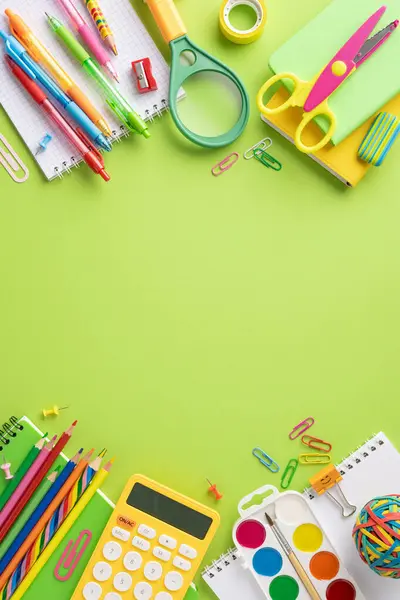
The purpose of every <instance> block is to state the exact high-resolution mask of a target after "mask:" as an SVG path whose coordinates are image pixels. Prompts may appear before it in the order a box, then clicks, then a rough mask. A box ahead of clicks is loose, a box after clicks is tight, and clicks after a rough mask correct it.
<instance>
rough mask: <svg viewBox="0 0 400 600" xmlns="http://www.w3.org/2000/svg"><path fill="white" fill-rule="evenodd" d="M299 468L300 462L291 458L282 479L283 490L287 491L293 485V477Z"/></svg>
mask: <svg viewBox="0 0 400 600" xmlns="http://www.w3.org/2000/svg"><path fill="white" fill-rule="evenodd" d="M298 466H299V461H298V460H297V458H291V459H290V460H289V462H288V464H287V466H286V469H285V471H284V473H283V475H282V479H281V488H282V489H283V490H287V489H288V487H289V486H290V484H291V483H292V481H293V477H294V475H295V473H296V471H297V467H298Z"/></svg>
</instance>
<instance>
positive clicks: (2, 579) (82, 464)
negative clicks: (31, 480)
mask: <svg viewBox="0 0 400 600" xmlns="http://www.w3.org/2000/svg"><path fill="white" fill-rule="evenodd" d="M92 454H93V450H90V452H88V453H87V454H86V455H85V456H84V457H83V458H82V460H80V461H79V463H78V464H77V466H76V467H75V469H74V470H73V471H72V473H71V476H70V477H69V479H68V480H67V481H66V482H65V483H64V485H63V486H62V488H61V489H60V491H59V492H58V494H57V496H56V497H55V498H54V500H53V501H52V502H51V503H50V504H49V506H48V507H47V509H46V510H45V512H44V513H43V516H42V518H41V519H39V521H38V522H37V523H36V525H35V527H34V528H33V529H32V531H31V532H30V534H29V535H28V537H27V538H26V539H25V541H24V542H23V543H22V544H21V546H20V547H19V549H18V552H17V553H16V554H15V555H14V557H13V559H12V560H11V561H10V562H9V564H8V565H7V567H6V568H5V570H4V571H3V573H2V574H1V575H0V590H2V589H3V587H4V585H5V584H6V583H7V581H8V578H9V577H10V575H11V574H12V572H13V571H14V569H16V567H17V566H18V564H19V562H20V560H21V559H22V558H23V557H24V555H25V553H26V552H27V551H28V550H29V548H30V547H31V546H32V544H33V543H34V542H35V540H36V538H37V536H38V535H39V533H40V532H41V531H42V529H43V528H44V527H45V525H46V523H47V521H49V519H51V517H52V515H53V513H54V511H55V510H56V509H57V508H58V506H59V505H60V504H61V502H62V501H63V500H64V498H65V496H66V495H67V494H68V493H69V491H70V490H71V489H72V487H73V486H74V484H75V482H76V481H77V480H78V479H79V477H80V476H81V475H82V473H83V471H84V470H85V469H86V467H87V466H88V464H89V460H90V458H91V456H92Z"/></svg>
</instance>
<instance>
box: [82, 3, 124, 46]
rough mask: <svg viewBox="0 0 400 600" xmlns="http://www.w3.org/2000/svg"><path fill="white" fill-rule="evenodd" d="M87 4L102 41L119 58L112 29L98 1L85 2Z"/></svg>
mask: <svg viewBox="0 0 400 600" xmlns="http://www.w3.org/2000/svg"><path fill="white" fill-rule="evenodd" d="M85 4H86V8H87V9H88V11H89V13H90V16H91V17H92V19H93V23H94V24H95V25H96V27H97V30H98V32H99V34H100V37H101V39H102V40H103V42H104V43H105V44H106V45H107V46H108V48H110V50H112V51H113V52H114V54H115V56H117V54H118V52H117V46H116V45H115V41H114V36H113V34H112V31H111V27H110V26H109V24H108V22H107V19H106V18H105V16H104V13H103V11H102V10H101V7H100V4H99V2H98V0H85Z"/></svg>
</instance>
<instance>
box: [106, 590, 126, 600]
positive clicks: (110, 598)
mask: <svg viewBox="0 0 400 600" xmlns="http://www.w3.org/2000/svg"><path fill="white" fill-rule="evenodd" d="M104 600H122V596H120V595H119V594H117V593H116V592H109V593H108V594H106V595H105V596H104Z"/></svg>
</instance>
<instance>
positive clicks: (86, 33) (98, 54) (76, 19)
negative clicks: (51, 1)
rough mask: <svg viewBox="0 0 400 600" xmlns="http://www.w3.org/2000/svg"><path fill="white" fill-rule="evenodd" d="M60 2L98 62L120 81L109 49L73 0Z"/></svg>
mask: <svg viewBox="0 0 400 600" xmlns="http://www.w3.org/2000/svg"><path fill="white" fill-rule="evenodd" d="M58 3H59V4H60V6H62V8H63V9H64V10H65V12H66V13H67V15H68V17H69V19H70V21H71V23H72V25H73V26H74V28H75V29H76V31H77V32H78V33H79V35H80V36H81V38H82V39H83V41H84V42H85V44H86V46H87V47H88V48H89V50H90V52H91V53H92V54H93V56H94V57H95V59H96V60H97V62H98V63H99V64H100V65H101V66H102V67H103V68H104V69H106V70H107V71H108V73H109V74H110V75H111V77H112V78H113V79H115V81H118V75H117V72H116V70H115V69H114V67H113V64H112V62H111V60H110V58H109V56H108V54H107V51H106V50H105V49H104V47H103V46H102V44H101V42H100V40H99V38H98V36H97V35H96V34H95V33H94V32H93V31H92V30H91V29H90V27H89V25H88V24H87V23H86V22H85V20H84V19H83V17H82V15H81V13H80V12H79V10H78V9H77V8H76V6H75V4H74V3H73V1H72V0H58Z"/></svg>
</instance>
